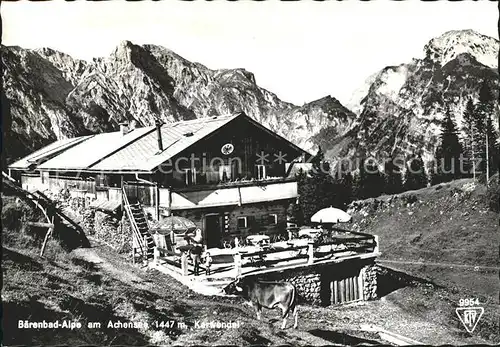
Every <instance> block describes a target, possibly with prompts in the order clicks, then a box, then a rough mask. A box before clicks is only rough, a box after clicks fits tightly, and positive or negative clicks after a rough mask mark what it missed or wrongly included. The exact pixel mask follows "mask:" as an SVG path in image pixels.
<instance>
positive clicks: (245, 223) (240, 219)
mask: <svg viewBox="0 0 500 347" xmlns="http://www.w3.org/2000/svg"><path fill="white" fill-rule="evenodd" d="M247 226H248V220H247V217H238V229H243V228H246V227H247Z"/></svg>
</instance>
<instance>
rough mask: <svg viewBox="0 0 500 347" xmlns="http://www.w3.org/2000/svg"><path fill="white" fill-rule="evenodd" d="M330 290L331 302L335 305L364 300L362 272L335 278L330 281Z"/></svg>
mask: <svg viewBox="0 0 500 347" xmlns="http://www.w3.org/2000/svg"><path fill="white" fill-rule="evenodd" d="M330 290H331V291H330V292H331V298H330V303H331V304H333V305H335V304H343V303H348V302H353V301H359V300H363V276H362V273H357V274H355V275H350V276H346V277H344V278H341V279H338V280H333V281H332V282H330Z"/></svg>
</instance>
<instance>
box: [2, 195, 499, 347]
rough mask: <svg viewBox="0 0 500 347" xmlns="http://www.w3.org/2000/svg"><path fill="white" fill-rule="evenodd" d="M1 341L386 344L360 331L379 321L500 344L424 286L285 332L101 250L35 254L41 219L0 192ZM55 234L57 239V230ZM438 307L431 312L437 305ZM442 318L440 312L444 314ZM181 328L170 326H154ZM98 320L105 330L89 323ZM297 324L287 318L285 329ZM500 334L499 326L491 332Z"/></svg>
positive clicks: (269, 314)
mask: <svg viewBox="0 0 500 347" xmlns="http://www.w3.org/2000/svg"><path fill="white" fill-rule="evenodd" d="M2 200H3V207H2V219H4V218H5V219H6V220H8V221H10V222H11V224H9V228H7V227H5V226H4V228H3V241H4V242H3V245H2V260H3V267H2V272H3V280H4V281H3V291H2V300H3V319H2V331H3V344H4V345H14V344H15V345H35V344H37V345H39V344H47V345H57V344H64V345H82V344H84V345H87V344H90V345H118V344H119V345H146V344H162V345H170V344H175V345H229V344H231V345H252V344H259V345H283V344H292V345H334V346H335V345H357V344H362V343H366V344H377V343H383V342H384V341H382V340H380V338H379V337H378V336H377V335H375V334H373V333H368V332H363V331H360V326H361V325H362V324H374V325H378V326H382V327H383V328H385V329H387V330H389V331H393V332H398V333H401V334H403V335H406V336H408V337H410V338H413V339H415V340H418V341H421V342H423V343H425V344H444V343H451V344H454V345H457V344H480V343H488V342H490V343H491V342H500V340H499V339H498V336H496V335H495V334H494V333H493V331H498V327H495V326H494V324H493V323H491V320H490V319H487V320H485V321H484V322H485V323H487V324H486V325H485V324H484V323H481V324H482V325H481V327H480V329H482V330H480V332H481V334H480V335H478V334H474V335H470V334H467V333H464V329H463V327H461V326H460V323H459V322H457V319H456V317H453V315H454V302H455V297H454V296H453V295H454V294H453V293H451V292H450V291H448V290H447V289H446V288H438V287H436V286H433V285H431V284H421V285H415V286H410V287H406V288H402V289H399V290H396V291H394V292H392V293H390V294H389V295H387V296H386V297H385V299H384V300H377V301H371V302H363V303H357V304H351V305H346V306H338V307H326V308H323V307H311V306H307V305H299V329H298V330H293V329H287V330H284V331H283V330H280V329H279V324H280V321H279V312H278V311H269V310H266V311H264V314H263V320H262V321H258V320H256V319H255V314H254V312H253V310H252V309H251V308H249V307H247V306H246V305H243V302H242V300H241V299H239V298H224V297H217V298H213V297H205V296H201V295H198V294H196V293H194V292H192V291H191V290H189V289H188V288H186V287H184V286H182V285H181V284H179V283H178V282H176V281H175V280H173V279H171V278H170V277H168V276H166V275H163V274H160V273H158V272H156V271H154V270H150V271H145V270H143V269H140V268H138V267H136V266H133V265H132V264H130V263H129V261H128V259H125V258H124V257H122V256H121V255H119V254H116V253H115V252H113V251H112V250H111V249H109V248H107V247H106V246H104V245H99V244H93V245H92V248H78V249H73V250H71V251H70V250H68V249H65V248H64V247H62V246H61V245H60V243H59V242H58V241H55V240H51V241H49V244H48V246H47V249H46V256H45V257H44V258H40V257H39V256H38V252H39V249H40V244H41V240H42V239H43V233H42V232H38V233H36V232H34V231H33V230H28V229H26V228H24V227H22V224H21V223H19V221H21V220H22V219H23V218H29V219H30V220H36V219H37V218H39V217H40V216H38V215H37V213H36V210H34V209H33V207H32V206H29V205H28V204H27V203H26V202H25V201H22V202H19V201H17V202H16V198H15V197H14V196H5V195H2ZM16 221H17V223H16ZM56 235H57V234H56ZM433 305H434V306H433ZM443 312H444V313H443ZM19 320H29V321H31V322H34V321H43V320H46V321H54V320H60V321H63V320H70V321H79V322H80V323H81V324H82V327H81V328H79V329H74V330H69V329H57V330H54V329H19V328H18V321H19ZM212 320H216V321H221V322H227V321H233V322H239V323H240V324H241V325H240V326H239V327H238V328H235V329H203V328H196V325H195V324H196V321H200V322H210V321H212ZM109 321H113V322H116V321H122V322H147V323H149V324H150V328H149V329H144V328H142V327H136V328H129V329H123V328H121V329H120V328H107V324H108V322H109ZM155 321H157V322H161V321H165V322H167V321H173V322H176V324H177V323H178V322H182V323H184V324H185V325H182V326H180V325H178V326H174V327H172V328H170V327H168V328H166V327H163V328H162V327H156V326H155V325H154V322H155ZM89 322H100V323H101V324H102V326H101V327H100V328H90V327H88V325H87V324H88V323H89ZM290 324H291V322H289V325H290ZM495 329H497V330H495Z"/></svg>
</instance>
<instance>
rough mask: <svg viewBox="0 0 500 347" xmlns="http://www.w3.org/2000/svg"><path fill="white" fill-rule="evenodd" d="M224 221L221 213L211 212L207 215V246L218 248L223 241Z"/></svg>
mask: <svg viewBox="0 0 500 347" xmlns="http://www.w3.org/2000/svg"><path fill="white" fill-rule="evenodd" d="M221 229H222V223H221V216H220V215H219V214H209V215H206V216H205V238H206V245H207V248H218V247H220V242H221V237H222V233H221Z"/></svg>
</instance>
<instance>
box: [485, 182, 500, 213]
mask: <svg viewBox="0 0 500 347" xmlns="http://www.w3.org/2000/svg"><path fill="white" fill-rule="evenodd" d="M486 194H487V197H488V205H489V207H490V209H491V210H492V211H494V212H500V202H499V199H500V184H499V183H498V174H496V175H495V176H493V177H492V178H491V179H490V183H489V186H488V190H487V193H486Z"/></svg>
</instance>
